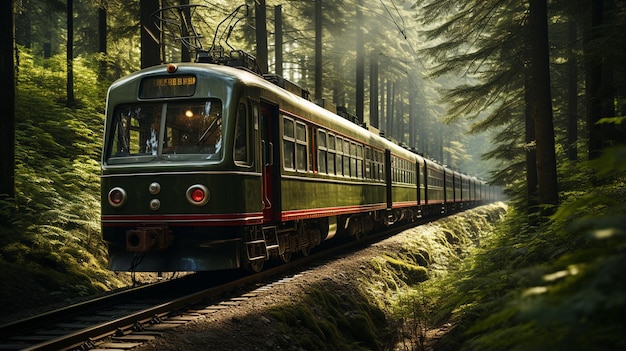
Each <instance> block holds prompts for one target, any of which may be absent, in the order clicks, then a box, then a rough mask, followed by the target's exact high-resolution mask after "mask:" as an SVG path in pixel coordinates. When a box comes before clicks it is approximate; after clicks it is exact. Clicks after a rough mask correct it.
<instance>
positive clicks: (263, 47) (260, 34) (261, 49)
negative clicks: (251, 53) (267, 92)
mask: <svg viewBox="0 0 626 351" xmlns="http://www.w3.org/2000/svg"><path fill="white" fill-rule="evenodd" d="M254 3H255V6H254V14H255V16H256V17H255V18H256V21H255V24H256V61H257V64H258V65H259V68H260V69H261V73H267V72H268V69H267V57H268V54H267V27H266V22H267V6H266V5H265V0H257V1H255V2H254Z"/></svg>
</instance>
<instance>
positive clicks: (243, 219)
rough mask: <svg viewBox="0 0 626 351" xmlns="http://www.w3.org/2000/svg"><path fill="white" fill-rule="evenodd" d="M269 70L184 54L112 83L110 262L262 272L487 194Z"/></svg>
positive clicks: (105, 215) (106, 202) (134, 267)
mask: <svg viewBox="0 0 626 351" xmlns="http://www.w3.org/2000/svg"><path fill="white" fill-rule="evenodd" d="M266 78H267V77H265V78H264V77H262V76H260V75H258V74H255V73H252V72H250V71H249V70H247V69H241V68H236V67H229V66H228V65H222V64H212V63H180V64H168V65H161V66H156V67H151V68H147V69H144V70H141V71H139V72H137V73H134V74H132V75H130V76H128V77H125V78H122V79H120V80H118V81H116V82H115V83H113V84H112V86H111V87H110V89H109V91H108V96H107V104H106V121H105V136H104V145H103V153H102V179H101V183H102V194H101V195H102V233H103V238H104V240H105V241H106V242H107V244H108V249H109V259H110V262H109V268H110V269H112V270H115V271H129V270H130V271H141V272H148V271H149V272H168V271H210V270H224V269H236V268H246V269H250V270H252V271H259V270H261V269H262V267H263V265H264V263H265V262H266V261H267V260H269V259H277V260H282V261H289V260H290V259H291V257H292V255H294V254H305V255H306V254H308V253H309V252H310V250H311V249H312V248H314V247H315V246H317V245H319V244H320V243H321V242H322V241H324V240H328V239H331V238H333V237H335V236H340V235H341V236H352V237H355V238H359V237H361V236H362V235H364V234H367V233H368V232H370V231H372V230H374V229H376V228H378V227H383V226H388V225H392V224H393V223H397V222H402V221H410V220H413V219H415V218H417V217H420V216H428V215H434V214H441V213H451V212H454V211H458V210H463V209H466V208H468V207H472V206H475V205H478V204H480V203H482V202H484V201H487V200H491V199H493V196H495V195H494V193H493V191H492V190H491V189H490V187H488V186H487V185H486V184H484V183H483V182H481V181H479V180H478V179H476V178H474V177H469V176H467V175H464V174H462V173H459V172H455V171H452V170H449V169H447V168H446V167H443V166H441V165H439V164H436V163H435V162H432V161H430V160H427V159H425V158H423V157H421V156H420V155H418V154H416V153H414V152H411V151H409V150H407V149H405V148H403V147H400V146H398V145H396V144H395V143H393V142H391V141H389V140H387V139H385V138H383V137H381V136H380V135H379V133H378V132H377V131H376V130H374V129H372V128H367V127H363V126H360V125H357V124H355V123H352V122H350V121H348V120H347V119H345V118H342V117H340V116H338V115H337V114H336V113H334V112H333V111H330V110H328V109H325V108H322V107H320V106H318V105H316V104H314V103H312V102H311V101H309V100H308V99H307V98H306V97H307V92H306V91H305V90H302V89H299V88H297V87H296V86H295V85H292V84H290V83H289V82H288V81H285V80H282V79H281V78H279V77H271V78H272V79H266Z"/></svg>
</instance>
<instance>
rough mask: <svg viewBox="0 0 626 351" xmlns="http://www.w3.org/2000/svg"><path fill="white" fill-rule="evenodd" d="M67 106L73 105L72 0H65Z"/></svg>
mask: <svg viewBox="0 0 626 351" xmlns="http://www.w3.org/2000/svg"><path fill="white" fill-rule="evenodd" d="M66 15H67V50H66V59H67V106H73V105H74V0H67V13H66Z"/></svg>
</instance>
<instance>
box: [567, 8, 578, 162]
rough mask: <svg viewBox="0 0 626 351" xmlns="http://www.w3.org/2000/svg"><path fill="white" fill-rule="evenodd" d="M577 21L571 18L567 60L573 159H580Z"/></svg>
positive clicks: (570, 154) (569, 141)
mask: <svg viewBox="0 0 626 351" xmlns="http://www.w3.org/2000/svg"><path fill="white" fill-rule="evenodd" d="M576 34H577V33H576V21H575V20H574V19H573V18H571V19H570V22H569V30H568V41H569V50H568V53H567V54H568V56H569V58H568V61H567V157H568V158H569V159H570V160H571V161H576V160H577V159H578V148H577V147H576V143H577V142H578V69H577V67H578V62H577V60H576V52H575V50H576V39H577V35H576Z"/></svg>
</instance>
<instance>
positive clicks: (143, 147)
mask: <svg viewBox="0 0 626 351" xmlns="http://www.w3.org/2000/svg"><path fill="white" fill-rule="evenodd" d="M110 130H111V133H113V134H112V135H111V138H110V139H111V143H110V144H109V145H111V146H110V147H109V150H108V152H107V162H108V163H110V164H122V163H135V162H151V161H163V160H166V161H177V160H179V161H186V160H192V161H197V160H221V159H222V103H221V101H220V100H217V99H209V100H202V101H197V100H194V101H186V102H168V103H137V104H127V105H120V106H117V107H116V109H115V111H114V113H113V124H112V126H111V129H110Z"/></svg>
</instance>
